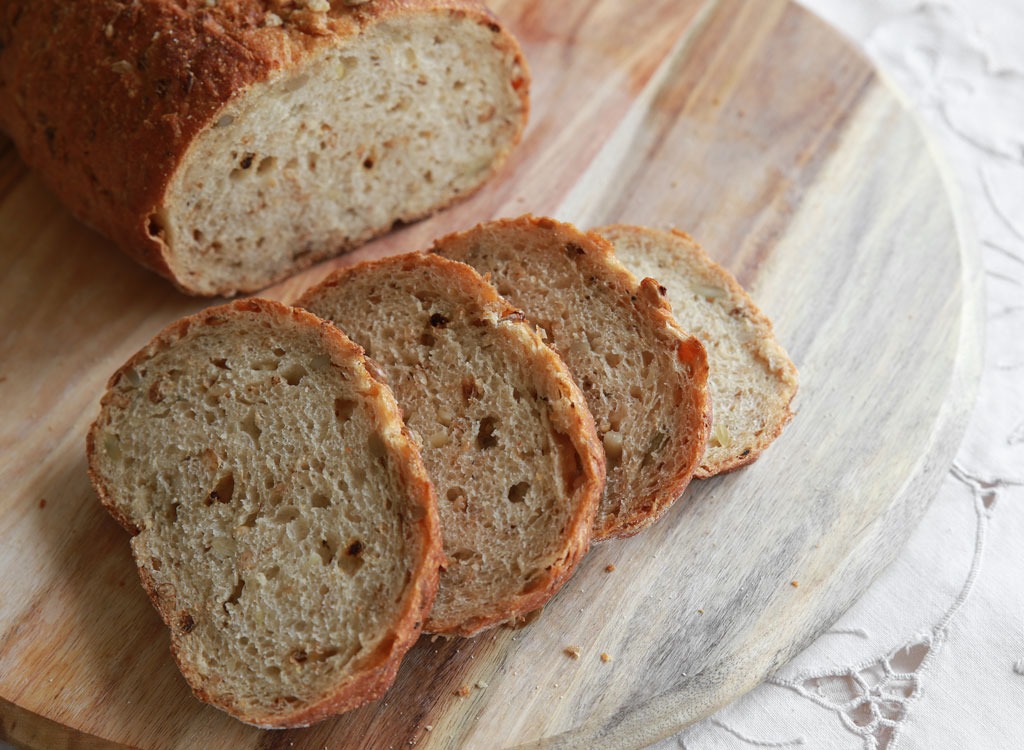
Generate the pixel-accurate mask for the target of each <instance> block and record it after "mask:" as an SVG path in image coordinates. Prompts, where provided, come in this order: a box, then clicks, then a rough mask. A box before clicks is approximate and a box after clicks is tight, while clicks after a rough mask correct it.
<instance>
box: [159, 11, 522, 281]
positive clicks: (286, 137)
mask: <svg viewBox="0 0 1024 750" xmlns="http://www.w3.org/2000/svg"><path fill="white" fill-rule="evenodd" d="M527 85H528V74H527V72H526V69H525V63H524V62H523V60H522V58H521V55H520V53H519V49H518V46H517V45H516V43H515V41H514V39H513V38H512V37H511V36H509V35H508V34H507V33H506V32H504V31H503V30H502V29H501V28H500V27H499V26H498V25H497V24H494V23H483V22H482V21H481V19H480V18H479V17H476V16H473V15H469V14H456V13H448V12H444V11H436V10H435V11H431V12H419V13H414V14H410V15H394V16H391V17H385V18H383V19H382V20H378V21H375V22H373V23H370V24H369V25H368V26H367V27H366V28H364V29H363V30H362V32H361V33H360V34H358V35H356V36H354V37H352V38H350V39H346V40H345V41H344V42H343V43H341V44H339V45H335V46H324V47H321V48H319V49H318V50H317V51H316V52H315V53H313V54H312V55H310V57H309V58H308V59H307V60H305V61H304V62H303V63H301V64H300V65H298V66H296V67H292V68H289V69H287V70H285V71H284V72H282V73H280V74H278V75H276V76H274V77H272V78H271V80H269V81H267V82H265V83H259V84H256V85H253V86H251V87H250V88H249V89H248V90H246V91H244V92H243V93H242V94H240V95H238V96H236V97H235V98H234V99H233V100H232V101H230V102H229V103H228V104H227V105H226V106H225V107H224V108H223V109H222V111H221V112H220V113H218V115H217V116H216V117H215V118H214V120H213V122H212V125H211V126H210V127H209V128H207V130H206V131H204V132H203V133H201V134H200V136H199V137H198V138H197V139H196V140H195V141H194V142H193V144H192V146H191V147H190V149H189V151H188V153H187V154H186V155H185V157H184V159H183V160H182V162H181V164H180V166H179V168H178V169H177V171H176V173H175V174H174V177H173V179H172V181H171V183H170V186H169V188H168V190H167V193H166V198H165V201H164V204H163V208H162V209H160V210H159V211H158V212H157V213H155V214H154V215H153V216H152V217H151V219H150V222H149V231H150V234H151V235H152V236H153V237H154V238H155V239H157V240H158V241H160V242H162V243H164V245H165V250H164V256H165V260H166V262H167V264H168V266H169V268H170V273H171V274H172V276H173V277H174V279H175V281H176V283H178V285H179V286H181V287H182V288H183V289H185V290H186V291H189V292H192V293H195V294H202V295H214V294H234V293H237V292H246V291H254V290H257V289H260V288H263V287H265V286H267V285H268V284H269V283H271V282H273V281H275V280H277V279H280V278H282V277H284V276H286V275H288V274H289V273H292V272H294V271H296V270H298V269H300V268H302V267H305V266H308V265H310V264H312V263H314V262H315V261H317V260H319V259H322V258H324V257H329V256H332V255H336V254H338V253H340V252H343V251H345V250H347V249H351V248H353V247H355V246H357V245H359V244H361V243H363V242H365V241H367V240H368V239H370V238H372V237H374V236H376V235H379V234H381V233H383V232H385V231H387V230H388V229H389V228H390V227H391V226H392V225H393V224H394V223H395V222H407V221H412V220H415V219H418V218H421V217H423V216H425V215H427V214H429V213H431V212H433V211H436V210H438V209H439V208H442V207H444V206H446V205H448V204H450V203H452V202H453V201H455V200H457V199H459V198H461V197H464V196H466V195H467V194H469V193H470V192H472V191H473V190H475V189H476V188H477V187H479V186H480V185H481V184H482V183H483V182H484V181H485V180H486V179H487V178H488V177H490V176H491V175H492V174H493V173H494V172H495V171H496V169H497V168H498V167H499V166H500V164H501V163H502V162H503V161H504V160H505V157H506V156H507V154H508V152H509V151H510V150H511V148H512V147H513V146H514V145H515V143H516V142H517V141H518V139H519V137H520V135H521V132H522V129H523V125H524V122H525V118H526V111H527V99H526V87H527Z"/></svg>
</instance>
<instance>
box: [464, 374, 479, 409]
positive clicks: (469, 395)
mask: <svg viewBox="0 0 1024 750" xmlns="http://www.w3.org/2000/svg"><path fill="white" fill-rule="evenodd" d="M461 391H462V400H463V401H465V402H466V403H467V404H468V403H469V402H470V401H472V400H473V399H475V398H480V396H482V395H483V389H482V388H481V387H480V386H479V384H478V383H477V382H476V378H474V377H473V376H472V375H468V376H466V377H464V378H463V379H462V386H461Z"/></svg>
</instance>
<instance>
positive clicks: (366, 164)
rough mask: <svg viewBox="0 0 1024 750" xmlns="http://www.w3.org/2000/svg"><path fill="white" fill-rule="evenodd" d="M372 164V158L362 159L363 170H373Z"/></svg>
mask: <svg viewBox="0 0 1024 750" xmlns="http://www.w3.org/2000/svg"><path fill="white" fill-rule="evenodd" d="M373 164H374V161H373V157H372V156H367V157H366V158H365V159H363V169H373Z"/></svg>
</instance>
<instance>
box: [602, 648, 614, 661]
mask: <svg viewBox="0 0 1024 750" xmlns="http://www.w3.org/2000/svg"><path fill="white" fill-rule="evenodd" d="M611 660H612V655H611V654H609V653H608V652H607V651H602V652H601V661H603V662H604V663H605V664H607V663H608V662H610V661H611Z"/></svg>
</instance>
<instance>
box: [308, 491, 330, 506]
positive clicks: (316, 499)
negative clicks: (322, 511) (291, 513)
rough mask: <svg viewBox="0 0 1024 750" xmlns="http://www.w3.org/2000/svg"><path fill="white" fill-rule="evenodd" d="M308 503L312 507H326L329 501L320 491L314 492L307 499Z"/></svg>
mask: <svg viewBox="0 0 1024 750" xmlns="http://www.w3.org/2000/svg"><path fill="white" fill-rule="evenodd" d="M309 504H310V505H312V506H313V507H314V508H327V507H330V505H331V501H330V498H328V497H327V495H324V494H322V493H320V492H314V493H313V497H312V498H310V500H309Z"/></svg>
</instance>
